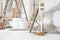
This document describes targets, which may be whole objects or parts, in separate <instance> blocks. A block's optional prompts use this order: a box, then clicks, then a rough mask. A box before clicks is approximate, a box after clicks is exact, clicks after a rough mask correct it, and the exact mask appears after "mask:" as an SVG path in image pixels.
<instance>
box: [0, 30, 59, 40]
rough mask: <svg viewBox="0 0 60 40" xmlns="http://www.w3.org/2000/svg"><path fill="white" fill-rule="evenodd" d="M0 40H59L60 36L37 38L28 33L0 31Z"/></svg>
mask: <svg viewBox="0 0 60 40" xmlns="http://www.w3.org/2000/svg"><path fill="white" fill-rule="evenodd" d="M0 40H60V34H46V35H45V36H37V35H34V34H33V33H29V31H9V30H0Z"/></svg>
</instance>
